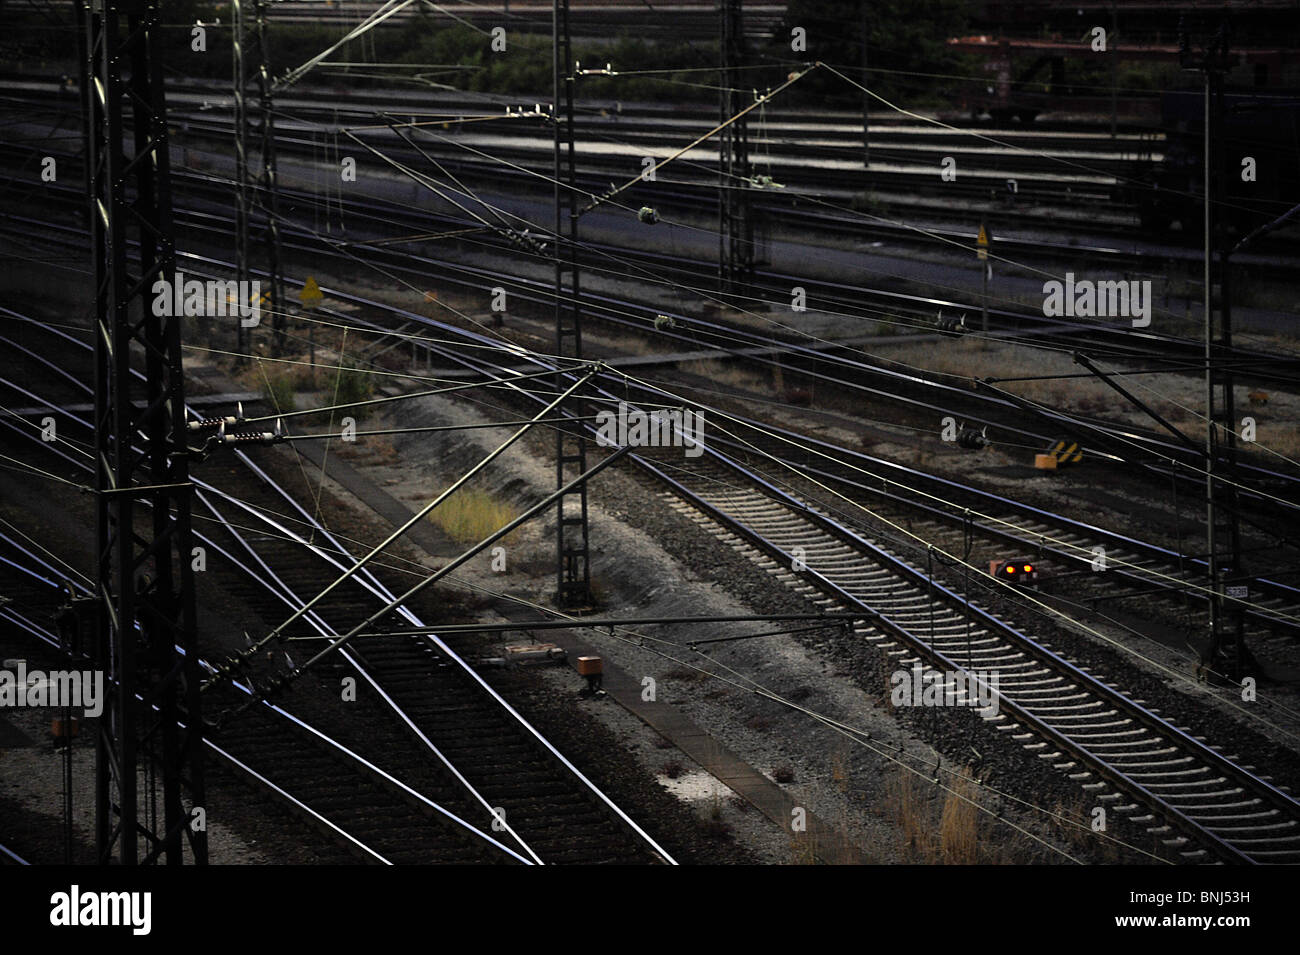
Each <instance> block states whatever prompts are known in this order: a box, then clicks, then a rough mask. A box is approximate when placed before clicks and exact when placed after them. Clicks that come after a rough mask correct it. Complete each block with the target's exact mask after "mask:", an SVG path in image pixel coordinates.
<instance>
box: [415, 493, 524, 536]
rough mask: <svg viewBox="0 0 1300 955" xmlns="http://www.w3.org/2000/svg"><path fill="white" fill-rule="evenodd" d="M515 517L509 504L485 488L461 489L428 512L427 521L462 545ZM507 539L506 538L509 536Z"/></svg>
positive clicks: (489, 534)
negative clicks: (499, 499) (482, 489)
mask: <svg viewBox="0 0 1300 955" xmlns="http://www.w3.org/2000/svg"><path fill="white" fill-rule="evenodd" d="M517 516H518V515H517V514H515V512H514V510H513V509H512V508H511V507H510V506H509V505H508V504H505V503H503V502H501V501H498V500H497V499H496V498H494V497H493V496H492V495H491V494H488V493H487V492H486V491H480V490H477V489H473V488H461V489H460V490H459V491H457V492H456V493H455V494H453V495H452V496H451V497H449V498H447V500H445V501H443V502H442V503H441V504H439V505H438V506H437V507H435V508H434V509H433V511H432V512H431V513H430V514H429V520H431V521H433V523H434V524H436V525H438V526H439V527H441V528H442V529H443V530H444V531H446V533H447V534H448V535H449V536H450V537H452V538H453V539H455V540H457V541H459V542H461V543H464V544H475V543H478V542H479V541H481V540H483V539H484V538H486V537H489V536H491V535H492V534H493V533H495V532H496V531H498V530H500V529H501V528H502V527H504V526H505V525H506V524H508V523H510V522H511V521H512V520H514V519H515V518H516V517H517ZM511 536H513V535H511ZM506 541H509V536H508V537H507V538H506Z"/></svg>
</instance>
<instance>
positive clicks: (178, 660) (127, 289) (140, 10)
mask: <svg viewBox="0 0 1300 955" xmlns="http://www.w3.org/2000/svg"><path fill="white" fill-rule="evenodd" d="M82 2H83V3H84V6H83V7H82V8H81V9H80V10H79V11H78V14H79V17H80V19H81V24H82V28H83V31H82V32H83V42H84V46H83V48H82V49H83V54H84V57H85V70H86V76H87V78H88V80H89V82H88V87H87V89H88V92H87V94H86V96H85V99H84V102H85V106H86V115H85V117H84V122H85V124H86V147H87V156H86V159H87V179H88V186H89V193H90V195H89V199H90V213H91V214H90V219H91V232H92V247H93V254H94V258H95V265H94V271H95V289H96V292H95V322H96V328H95V461H96V468H95V492H96V546H97V551H96V578H97V586H98V594H97V597H98V604H99V606H98V610H99V621H98V623H99V626H98V633H99V646H98V647H97V650H96V653H95V659H96V665H97V666H98V667H99V668H101V669H102V670H103V671H105V674H106V681H105V686H106V697H107V699H106V700H105V705H104V711H103V714H102V716H101V718H100V719H99V721H98V732H97V736H96V761H95V762H96V787H95V810H96V814H95V818H96V849H97V852H98V858H99V861H100V862H101V863H108V862H111V861H116V862H118V863H120V864H123V865H135V864H139V863H152V862H156V861H159V860H160V859H165V860H166V861H167V862H168V863H169V864H179V863H180V862H182V861H184V860H185V858H186V855H187V853H186V851H185V850H186V848H187V847H188V849H189V852H188V856H189V858H191V859H192V860H193V861H194V862H196V863H205V862H206V861H207V855H208V851H207V836H206V832H205V829H206V825H203V826H199V825H197V824H196V820H197V819H199V818H202V816H201V815H199V814H196V813H194V811H193V810H194V809H197V808H202V807H203V805H204V788H203V760H202V752H203V749H202V747H203V741H202V725H203V724H202V713H201V710H200V706H199V668H198V661H197V657H196V655H195V648H194V628H195V612H194V580H193V570H192V565H191V561H192V559H193V556H192V554H191V549H190V548H191V534H190V499H191V494H192V486H191V484H190V481H189V465H188V461H187V457H186V441H185V437H186V423H185V394H184V382H183V375H182V369H181V336H180V332H181V322H182V321H183V318H182V317H181V316H179V315H177V316H172V315H168V314H167V312H169V311H174V309H169V308H167V307H166V304H168V302H169V299H170V296H168V295H159V294H157V292H158V289H157V288H156V283H158V282H159V281H160V280H161V281H165V282H167V283H174V282H175V280H176V251H175V245H174V242H173V237H172V235H173V233H172V208H171V183H170V162H169V158H168V148H169V137H168V133H167V116H166V106H165V103H164V100H163V85H162V75H161V64H160V61H159V57H158V52H157V46H158V43H159V40H160V31H159V11H158V5H157V2H156V0H82ZM128 111H129V113H130V117H131V127H132V128H131V132H130V136H129V139H128V141H126V142H124V141H123V135H124V133H125V132H126V130H125V128H124V120H125V114H126V113H127V112H128ZM132 243H134V245H133V244H132ZM160 302H161V303H163V304H162V305H160V304H159V303H160ZM159 313H162V314H159ZM133 352H134V354H133ZM133 357H134V358H136V360H137V362H138V363H139V365H140V366H141V370H142V371H143V377H142V378H140V377H136V376H135V375H134V374H133V369H132V359H133ZM159 774H161V777H162V778H161V781H160V780H159V778H158V776H159ZM187 795H188V797H189V806H188V807H187V806H186V796H187ZM160 800H161V804H162V805H161V818H159V815H160V810H159V801H160Z"/></svg>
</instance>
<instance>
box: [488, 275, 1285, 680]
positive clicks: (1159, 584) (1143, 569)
mask: <svg viewBox="0 0 1300 955" xmlns="http://www.w3.org/2000/svg"><path fill="white" fill-rule="evenodd" d="M494 278H495V276H493V275H491V274H490V273H484V278H483V281H484V282H487V281H491V280H493V279H494ZM533 294H535V295H536V296H537V301H538V303H539V304H545V303H546V300H545V295H544V293H542V292H540V291H537V292H534V293H533ZM606 301H608V300H598V299H595V298H594V297H592V298H591V300H590V301H589V304H590V305H592V308H591V311H593V312H594V313H596V314H600V312H601V310H602V307H603V306H604V305H605V302H606ZM610 305H611V306H612V307H610V308H608V309H607V310H606V316H605V320H606V321H608V322H610V323H611V324H614V325H615V326H616V327H619V328H622V329H625V330H628V331H634V332H635V331H640V330H641V327H640V326H641V325H642V324H643V323H639V322H638V321H637V320H636V319H635V318H629V317H628V315H627V311H628V309H629V308H631V307H633V305H632V303H621V302H610ZM683 321H684V322H686V321H690V322H691V328H692V329H695V328H704V329H707V330H708V331H709V332H710V333H711V334H714V335H716V336H717V337H718V338H719V339H721V338H722V337H724V336H731V337H732V339H733V341H734V340H735V339H736V338H737V337H738V338H739V342H737V343H742V342H744V338H745V336H746V335H750V334H751V333H748V332H744V331H738V330H736V329H732V328H727V327H725V326H723V325H719V324H716V323H710V322H705V321H703V320H699V319H693V320H687V319H685V318H683ZM657 334H658V335H660V336H662V337H666V338H668V339H670V340H671V339H674V338H676V339H679V340H681V341H682V343H683V347H689V346H691V345H695V344H698V341H697V339H696V338H694V337H693V333H692V332H691V331H683V332H674V331H663V332H658V333H657ZM761 341H762V340H761V339H757V338H754V339H753V341H752V343H753V344H755V345H758V344H759V343H760V342H761ZM800 352H805V353H806V354H807V355H808V356H809V358H810V361H812V362H816V363H818V364H817V365H814V367H813V368H810V369H808V374H809V375H810V377H812V378H813V379H814V380H815V381H817V382H818V383H819V384H825V383H834V384H844V383H845V382H844V380H843V379H842V378H840V377H839V376H836V375H828V374H825V373H823V372H820V371H817V370H815V369H816V367H818V366H824V364H823V363H824V362H826V361H834V360H835V356H833V355H830V356H828V355H825V354H824V353H821V352H817V351H814V350H812V349H808V348H807V347H806V346H796V345H788V346H787V353H786V356H785V360H784V361H783V362H782V365H783V367H784V368H786V369H790V368H791V367H792V364H793V363H792V362H791V356H794V355H797V354H798V353H800ZM847 365H848V367H850V368H856V367H857V366H856V365H855V364H854V363H853V362H851V361H849V362H847ZM872 370H873V371H874V372H877V373H879V374H880V375H881V376H882V377H885V378H886V379H889V378H891V377H892V378H894V379H896V380H897V382H898V384H897V386H896V387H895V389H894V391H893V393H892V394H889V392H887V391H884V390H879V389H867V390H871V391H875V393H878V394H881V395H886V394H889V396H890V397H891V398H892V399H893V400H895V401H897V400H900V398H901V400H904V401H907V400H908V399H906V398H902V396H901V395H900V394H899V391H902V390H905V389H906V388H908V387H909V386H912V385H914V384H915V376H913V375H906V374H901V373H897V372H890V371H888V370H882V369H872ZM928 388H929V389H930V390H933V391H936V392H938V393H939V394H938V395H937V396H936V397H937V398H938V400H937V401H932V402H924V401H922V402H919V403H918V402H915V401H913V402H912V404H913V406H914V407H917V408H921V407H924V408H928V409H929V410H930V411H931V412H932V413H933V415H934V416H935V418H936V420H937V418H938V417H940V416H942V415H944V414H947V413H949V412H950V411H952V410H953V409H954V408H956V407H959V406H958V405H955V404H948V403H940V402H948V401H949V400H951V401H954V402H956V401H962V402H964V401H965V400H967V399H968V397H969V395H970V393H969V392H966V391H964V390H962V389H957V388H954V387H952V386H944V385H938V384H934V383H931V384H930V385H929V386H928ZM945 395H947V396H950V397H944V396H945ZM973 420H974V421H975V422H976V423H981V422H983V423H987V424H992V425H994V427H995V428H998V429H1003V428H1004V427H1005V425H1004V423H1003V421H1001V420H998V419H993V418H989V417H983V418H981V417H978V416H977V417H975V418H974V419H973ZM997 433H998V431H995V434H997ZM1011 433H1012V434H1014V435H1015V436H1016V437H1019V438H1026V437H1027V438H1028V439H1029V440H1031V441H1033V442H1035V443H1045V442H1046V441H1048V440H1050V436H1049V434H1047V433H1044V432H1026V431H1024V430H1022V429H1011ZM1132 438H1133V434H1132V432H1129V433H1128V434H1127V435H1126V440H1131V439H1132ZM1154 448H1155V451H1156V454H1158V455H1163V454H1172V453H1173V452H1177V451H1180V449H1179V448H1177V446H1175V445H1172V444H1162V443H1161V442H1158V441H1157V442H1155V443H1154ZM827 450H828V451H829V452H830V453H831V454H832V455H836V456H840V457H841V459H843V458H844V457H845V456H847V457H854V456H855V455H856V454H857V453H856V452H854V451H851V450H850V449H844V448H832V447H830V446H827ZM860 460H861V461H862V463H863V464H865V465H866V466H868V467H873V468H886V469H891V468H892V469H895V470H897V466H895V465H892V464H889V463H888V462H884V461H881V460H879V459H871V458H861V459H860ZM1156 470H1157V473H1158V474H1159V475H1160V477H1161V478H1162V479H1167V478H1168V477H1169V472H1168V471H1167V470H1163V469H1159V468H1157V469H1156ZM1243 471H1244V473H1246V474H1247V475H1250V476H1252V477H1254V478H1256V479H1258V480H1261V481H1264V482H1270V483H1271V484H1272V485H1273V486H1272V487H1271V488H1270V490H1274V491H1278V490H1281V489H1284V488H1287V487H1291V486H1294V483H1295V478H1294V476H1292V475H1287V474H1284V473H1280V472H1272V471H1269V470H1266V469H1260V468H1254V467H1247V468H1245V469H1243ZM1173 473H1174V474H1175V475H1177V474H1179V472H1178V471H1177V469H1175V470H1174V472H1173ZM1181 476H1182V477H1183V478H1184V479H1185V480H1187V481H1188V483H1189V484H1190V483H1191V482H1192V481H1194V480H1195V478H1194V476H1191V475H1186V474H1183V475H1181ZM839 477H840V479H841V480H843V479H845V478H846V477H847V478H848V479H849V480H855V479H856V477H857V476H855V475H852V474H849V475H845V474H843V473H841V475H840V476H839ZM906 478H907V479H909V480H918V479H920V478H921V475H919V474H917V473H915V472H912V473H909V474H907V475H906ZM867 490H868V491H870V489H869V488H868V489H867ZM1190 493H1195V491H1194V490H1190ZM1243 497H1244V499H1246V500H1252V498H1253V497H1254V496H1253V495H1252V494H1251V493H1249V492H1246V493H1244V495H1243ZM1255 503H1256V504H1257V505H1259V506H1260V509H1261V511H1264V512H1267V511H1269V510H1270V509H1272V510H1276V509H1277V507H1279V506H1280V505H1279V502H1278V500H1277V495H1276V494H1274V495H1272V496H1271V497H1268V498H1259V499H1258V500H1257V501H1256V502H1255ZM908 506H909V507H910V508H911V509H912V510H913V511H915V510H916V509H917V508H918V507H921V506H922V505H921V504H919V503H918V502H916V501H911V502H908ZM994 506H995V507H998V508H1005V507H1006V506H1007V504H1006V502H1005V501H1003V502H998V503H995V505H994ZM935 513H940V514H941V515H942V516H943V517H944V518H945V519H946V520H947V521H948V522H949V523H951V522H952V521H953V520H955V519H957V518H955V517H954V515H952V514H951V513H946V514H945V513H943V512H935ZM1044 516H1045V515H1044V513H1042V512H1038V513H1034V514H1029V513H1026V512H1025V511H1024V509H1023V508H1021V516H1020V518H1019V519H1017V520H1014V521H1012V522H1011V526H1009V527H1008V526H1006V525H1003V524H1001V523H1000V521H999V518H998V517H997V516H996V515H994V517H993V520H992V522H991V523H992V525H993V526H991V527H988V528H986V529H985V532H986V533H989V534H993V535H995V536H1000V537H1001V538H1002V539H1003V540H1005V541H1007V542H1009V543H1011V544H1016V545H1024V544H1026V543H1027V542H1028V541H1029V540H1030V539H1032V538H1033V537H1034V534H1035V532H1037V536H1038V538H1039V539H1038V540H1037V541H1034V542H1033V546H1034V549H1035V551H1036V552H1038V553H1039V554H1046V555H1047V556H1050V557H1053V558H1057V559H1060V560H1061V561H1062V566H1063V567H1065V568H1069V569H1077V568H1078V566H1079V562H1080V560H1087V561H1091V560H1093V559H1094V556H1095V555H1094V554H1092V553H1091V552H1090V551H1091V547H1093V546H1097V545H1098V544H1100V545H1104V546H1107V547H1108V548H1110V551H1109V557H1110V559H1111V561H1112V564H1113V566H1114V573H1113V574H1111V575H1109V578H1110V579H1113V580H1129V581H1131V582H1132V583H1134V584H1137V585H1141V586H1151V587H1153V588H1156V589H1158V590H1162V591H1165V592H1167V593H1176V592H1178V591H1179V590H1187V587H1186V584H1185V581H1187V580H1189V579H1194V574H1195V570H1196V569H1197V568H1199V567H1200V565H1201V564H1202V562H1201V561H1198V560H1195V559H1188V558H1184V557H1183V556H1182V555H1179V554H1176V553H1174V552H1172V551H1170V550H1169V549H1168V548H1159V547H1156V546H1154V545H1146V544H1144V542H1141V541H1136V540H1134V539H1132V538H1131V537H1128V536H1127V535H1117V534H1115V533H1113V532H1103V531H1101V529H1099V528H1089V527H1080V526H1070V525H1068V524H1067V525H1063V524H1061V523H1060V522H1059V521H1058V522H1057V523H1055V524H1054V525H1052V524H1049V525H1047V526H1044V527H1035V526H1033V524H1034V522H1037V521H1041V520H1042V519H1043V517H1044ZM1284 516H1285V515H1284ZM1053 526H1054V527H1055V530H1052V529H1051V528H1052V527H1053ZM1045 536H1046V537H1051V538H1052V540H1053V541H1054V542H1055V544H1054V545H1053V546H1046V545H1045V543H1044V541H1043V537H1045ZM1072 536H1073V537H1078V538H1079V539H1077V540H1075V539H1071V538H1072ZM1099 538H1100V539H1099ZM1086 541H1092V542H1093V543H1091V544H1087V546H1088V548H1089V552H1084V551H1083V550H1082V548H1083V547H1084V546H1085V542H1086ZM1134 548H1136V550H1134ZM1188 568H1191V571H1192V572H1191V573H1188ZM1252 586H1257V587H1258V588H1260V589H1262V591H1263V592H1262V594H1261V595H1260V597H1261V598H1262V599H1263V600H1264V601H1266V602H1267V603H1268V604H1269V606H1266V607H1264V608H1260V607H1255V606H1252V607H1251V608H1250V609H1249V610H1248V612H1247V614H1246V620H1247V624H1248V625H1249V626H1251V627H1252V629H1250V630H1249V631H1248V632H1247V636H1248V638H1250V639H1251V641H1252V643H1253V644H1254V645H1256V646H1259V647H1262V648H1265V649H1266V652H1267V655H1269V656H1271V657H1273V658H1274V659H1275V660H1277V661H1281V662H1284V663H1286V662H1288V657H1289V656H1290V654H1291V652H1292V651H1291V643H1292V642H1293V640H1292V638H1293V636H1294V631H1295V627H1294V623H1293V620H1292V619H1291V618H1293V617H1294V615H1295V611H1296V591H1295V588H1294V587H1292V586H1289V585H1284V584H1281V583H1280V582H1276V581H1272V580H1269V579H1267V578H1264V577H1262V575H1261V577H1260V578H1257V579H1256V580H1255V581H1254V582H1253V583H1252ZM1189 598H1190V599H1191V600H1192V601H1193V602H1198V603H1199V602H1202V601H1203V594H1200V593H1199V592H1197V591H1195V589H1193V591H1192V593H1191V594H1190V595H1189ZM1279 633H1280V634H1282V635H1283V637H1284V639H1283V640H1281V641H1280V642H1279V641H1277V640H1275V639H1274V637H1275V635H1276V634H1279ZM1273 644H1278V645H1277V646H1274V647H1272V649H1275V650H1276V651H1277V652H1276V653H1273V652H1271V651H1269V648H1270V646H1271V645H1273Z"/></svg>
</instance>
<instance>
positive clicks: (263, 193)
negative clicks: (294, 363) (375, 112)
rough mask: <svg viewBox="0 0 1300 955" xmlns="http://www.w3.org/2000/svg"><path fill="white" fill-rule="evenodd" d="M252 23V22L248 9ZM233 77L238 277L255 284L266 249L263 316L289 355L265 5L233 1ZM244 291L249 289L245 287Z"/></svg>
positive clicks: (242, 331)
mask: <svg viewBox="0 0 1300 955" xmlns="http://www.w3.org/2000/svg"><path fill="white" fill-rule="evenodd" d="M250 5H251V6H252V9H253V18H252V23H251V24H250V23H249V19H248V16H247V13H248V7H249V6H250ZM230 11H231V21H232V22H231V30H232V36H231V72H232V84H233V90H234V126H235V272H236V274H235V278H236V279H237V280H238V281H240V282H249V281H252V276H253V262H254V260H255V258H256V253H255V251H254V250H255V248H256V246H258V245H260V246H261V247H262V254H263V265H264V266H265V274H266V282H265V284H264V286H263V290H262V291H263V301H262V305H261V314H262V315H267V314H269V315H270V316H271V327H272V329H273V337H272V349H273V353H274V354H276V355H280V354H282V353H283V352H284V341H285V324H286V309H287V307H288V302H287V301H286V299H285V297H284V275H283V273H282V269H281V267H280V221H279V183H278V181H277V178H276V143H275V104H274V102H273V100H272V95H271V89H272V83H271V77H270V72H269V70H270V66H269V64H268V60H269V58H270V54H269V51H268V48H267V39H266V0H231V5H230ZM254 84H255V85H256V89H257V116H256V123H254V122H253V117H251V116H250V115H249V111H248V104H247V101H246V100H247V95H248V92H249V87H250V85H254ZM254 138H256V142H257V145H258V163H257V166H256V168H252V167H251V166H250V164H249V161H248V160H249V144H250V142H252V141H253V140H254ZM255 211H260V213H261V215H262V218H263V220H264V224H263V227H262V235H261V241H260V242H258V241H256V237H255V236H254V234H253V218H254V216H253V213H254V212H255ZM240 288H241V289H242V288H247V286H246V285H241V286H240ZM237 327H238V332H237V334H238V342H239V349H238V350H239V352H240V353H241V354H248V353H249V347H248V346H249V338H250V337H251V336H250V335H249V334H248V332H249V330H248V329H246V328H244V326H243V323H242V322H240V323H238V326H237Z"/></svg>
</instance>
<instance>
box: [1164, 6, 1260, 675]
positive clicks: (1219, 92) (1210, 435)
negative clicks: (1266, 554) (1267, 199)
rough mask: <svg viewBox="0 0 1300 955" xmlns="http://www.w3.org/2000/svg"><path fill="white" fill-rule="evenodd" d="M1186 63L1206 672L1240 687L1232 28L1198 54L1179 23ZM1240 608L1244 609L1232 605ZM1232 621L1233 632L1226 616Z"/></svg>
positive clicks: (1223, 25) (1243, 664) (1243, 665)
mask: <svg viewBox="0 0 1300 955" xmlns="http://www.w3.org/2000/svg"><path fill="white" fill-rule="evenodd" d="M1179 45H1180V48H1181V49H1180V60H1181V62H1182V66H1183V67H1184V68H1185V69H1191V70H1197V71H1199V72H1200V73H1202V74H1203V76H1204V78H1205V114H1204V119H1203V123H1204V129H1203V130H1202V137H1201V138H1202V144H1203V145H1202V157H1201V158H1202V163H1203V168H1202V190H1203V195H1202V200H1203V202H1204V221H1203V223H1202V228H1203V229H1204V230H1205V232H1204V236H1203V239H1204V254H1205V262H1204V283H1205V363H1206V370H1205V404H1206V409H1205V415H1206V421H1207V428H1206V440H1205V510H1206V513H1205V530H1206V562H1207V565H1208V568H1209V573H1208V577H1209V580H1208V584H1209V587H1210V590H1211V597H1210V600H1209V610H1210V613H1209V640H1208V642H1207V645H1206V649H1205V651H1204V653H1203V654H1202V657H1201V664H1202V667H1203V668H1205V669H1206V670H1208V671H1211V672H1214V673H1219V674H1224V675H1227V676H1228V677H1230V678H1231V679H1234V680H1238V679H1240V678H1241V677H1242V676H1244V675H1246V670H1247V668H1248V664H1247V661H1248V653H1247V650H1246V645H1245V638H1244V634H1243V632H1242V619H1241V614H1240V612H1239V611H1237V610H1233V611H1230V612H1228V613H1226V614H1225V610H1227V607H1226V606H1225V601H1224V597H1225V596H1226V595H1227V594H1226V592H1225V588H1226V587H1232V586H1235V585H1238V581H1239V580H1243V579H1244V578H1245V572H1244V569H1243V568H1242V566H1241V560H1242V550H1241V523H1240V516H1239V515H1240V511H1239V508H1240V500H1239V497H1238V494H1237V486H1236V481H1237V480H1238V475H1237V431H1236V429H1237V422H1236V407H1235V403H1234V400H1233V384H1234V382H1233V374H1232V365H1231V355H1232V309H1231V305H1230V302H1229V300H1228V295H1229V288H1228V269H1229V264H1228V245H1229V244H1230V240H1229V238H1228V232H1227V230H1226V229H1225V228H1223V226H1222V223H1221V222H1220V216H1219V215H1218V214H1217V209H1216V208H1215V206H1216V200H1215V198H1214V185H1215V183H1216V181H1217V179H1218V176H1217V175H1216V173H1217V172H1218V171H1219V170H1220V169H1221V168H1222V163H1221V162H1219V158H1220V156H1221V153H1220V152H1219V151H1218V149H1219V148H1221V145H1220V144H1221V143H1222V141H1223V132H1222V125H1223V115H1224V113H1223V111H1224V102H1223V77H1224V74H1225V73H1227V72H1228V71H1229V70H1231V69H1232V59H1233V58H1232V57H1231V56H1230V54H1229V53H1228V45H1229V32H1228V24H1227V22H1226V21H1221V22H1220V23H1219V25H1218V27H1217V29H1216V30H1215V31H1214V32H1213V33H1212V34H1211V35H1209V36H1208V37H1207V38H1206V40H1205V42H1204V43H1203V45H1202V48H1201V49H1200V50H1193V49H1192V42H1191V39H1190V37H1189V34H1188V31H1187V28H1186V26H1185V24H1183V23H1180V24H1179ZM1231 606H1232V607H1234V608H1235V607H1238V606H1239V605H1238V604H1231ZM1225 615H1226V616H1230V617H1231V618H1232V625H1231V626H1228V625H1227V623H1226V622H1225V620H1224V617H1225Z"/></svg>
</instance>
